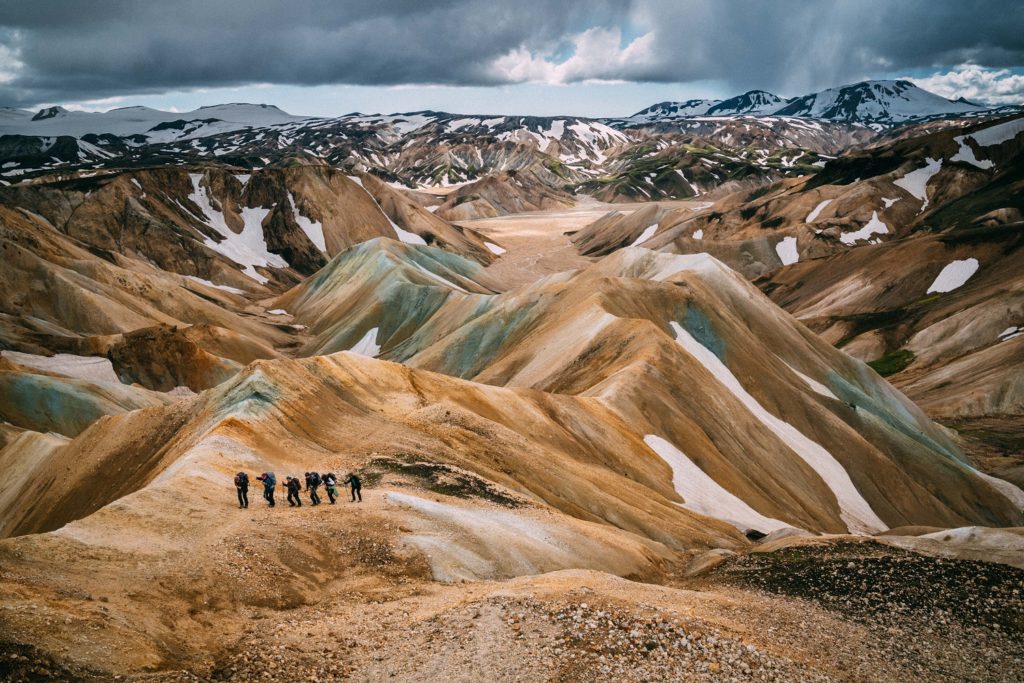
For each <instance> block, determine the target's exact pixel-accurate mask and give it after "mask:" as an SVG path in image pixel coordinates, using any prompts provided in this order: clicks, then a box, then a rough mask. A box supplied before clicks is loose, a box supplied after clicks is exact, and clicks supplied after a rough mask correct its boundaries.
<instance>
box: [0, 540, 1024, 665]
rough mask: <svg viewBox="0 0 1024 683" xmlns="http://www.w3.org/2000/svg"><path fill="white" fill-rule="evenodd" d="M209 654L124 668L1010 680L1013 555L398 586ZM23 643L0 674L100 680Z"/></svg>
mask: <svg viewBox="0 0 1024 683" xmlns="http://www.w3.org/2000/svg"><path fill="white" fill-rule="evenodd" d="M245 616H246V618H245V620H244V622H240V623H242V624H243V628H242V630H241V631H240V633H239V636H238V638H237V640H236V641H235V642H234V644H233V645H232V646H231V647H230V648H229V649H228V650H227V651H225V652H222V653H219V654H216V655H215V657H214V663H213V664H212V665H210V666H207V667H202V668H195V667H193V668H186V669H184V670H176V671H162V672H153V673H144V674H137V675H127V676H119V677H118V678H117V679H115V680H124V681H140V682H142V681H147V682H149V681H152V682H160V683H164V682H170V681H310V682H312V681H321V682H325V681H377V680H401V681H479V680H492V681H595V680H609V681H832V680H836V681H841V680H849V681H890V680H902V681H1015V680H1020V675H1021V672H1022V671H1024V571H1022V570H1018V569H1014V568H1012V567H1007V566H1004V565H997V564H988V563H981V562H969V561H960V560H948V559H946V560H944V559H938V558H930V557H924V556H920V555H916V554H914V553H910V552H906V551H902V550H898V549H893V548H889V547H885V546H881V545H878V544H875V543H839V544H835V545H830V546H806V547H795V548H786V549H783V550H779V551H776V552H773V553H750V554H747V555H740V556H735V557H731V558H729V559H727V560H726V561H725V562H723V563H722V564H720V565H719V566H718V567H716V568H715V569H713V570H712V571H711V572H710V573H708V574H705V575H704V576H701V577H699V578H696V579H685V580H683V579H680V580H678V581H676V582H674V585H670V586H651V585H647V584H637V583H632V582H629V581H626V580H623V579H618V578H616V577H611V576H608V575H605V574H599V573H595V572H556V573H554V574H550V575H543V576H540V577H527V578H521V579H516V580H513V581H510V582H504V583H486V584H485V583H480V584H471V583H469V584H456V585H440V584H426V585H398V584H395V585H394V586H393V589H392V590H390V591H388V592H384V593H381V592H379V591H378V592H373V593H367V594H361V593H352V594H348V595H337V596H332V597H331V599H329V600H327V601H324V602H322V603H319V604H316V605H311V606H303V607H299V608H296V609H292V610H276V611H275V610H271V609H265V610H260V611H253V612H251V613H249V614H247V615H245ZM111 679H112V678H111V675H110V674H107V673H103V672H93V671H85V670H80V669H75V668H73V667H68V666H66V665H63V664H61V663H59V662H57V661H55V660H53V659H52V658H51V657H49V656H47V655H45V654H43V653H40V652H38V651H36V650H35V649H34V648H32V647H27V646H11V645H8V646H5V647H4V648H3V650H2V652H0V680H4V681H56V680H60V681H100V680H111Z"/></svg>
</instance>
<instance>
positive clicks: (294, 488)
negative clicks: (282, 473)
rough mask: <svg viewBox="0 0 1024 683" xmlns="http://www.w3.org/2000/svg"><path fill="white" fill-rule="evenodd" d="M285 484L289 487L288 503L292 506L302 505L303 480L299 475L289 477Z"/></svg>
mask: <svg viewBox="0 0 1024 683" xmlns="http://www.w3.org/2000/svg"><path fill="white" fill-rule="evenodd" d="M285 486H286V487H287V489H288V505H290V506H291V507H302V499H301V498H299V492H300V491H302V482H300V481H299V480H298V478H297V477H288V481H287V482H286V483H285Z"/></svg>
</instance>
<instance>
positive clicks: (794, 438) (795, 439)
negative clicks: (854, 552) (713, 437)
mask: <svg viewBox="0 0 1024 683" xmlns="http://www.w3.org/2000/svg"><path fill="white" fill-rule="evenodd" d="M671 326H672V330H673V331H674V332H675V334H676V341H678V342H679V344H680V345H681V346H682V347H683V348H684V349H686V350H687V352H689V353H690V355H692V356H693V357H694V358H695V359H696V360H697V361H698V362H699V363H700V364H701V365H703V366H704V367H705V368H706V369H707V370H708V371H709V372H710V373H711V374H712V375H713V376H714V377H715V379H717V380H718V382H719V383H720V384H722V386H724V387H725V388H726V389H728V390H729V391H730V392H732V394H733V395H734V396H735V397H736V398H737V399H738V400H739V401H740V403H742V404H743V405H744V407H746V408H747V410H748V411H750V413H751V414H752V415H753V416H754V417H756V418H757V419H758V420H759V421H760V422H761V423H762V424H763V425H764V426H765V427H767V428H768V429H769V430H770V431H771V432H772V433H773V434H775V435H776V436H777V437H778V438H779V439H780V440H781V441H782V442H783V443H785V444H786V445H788V446H789V447H790V449H791V450H792V451H793V452H794V453H796V454H797V455H798V456H799V457H800V458H801V459H803V461H804V462H806V463H807V464H808V465H810V466H811V468H812V469H813V470H814V471H815V472H817V474H818V476H819V477H821V479H822V481H824V482H825V484H826V485H828V487H829V488H830V489H831V490H832V493H833V494H834V495H835V497H836V501H837V502H838V503H839V509H840V513H839V516H840V517H841V518H842V520H843V522H845V523H846V525H847V527H848V528H849V529H850V531H851V532H854V533H857V532H865V533H874V532H877V531H883V530H885V529H887V528H888V527H887V526H886V525H885V522H883V521H882V520H881V519H880V518H879V517H878V515H876V514H875V512H874V510H872V509H871V506H870V505H869V504H868V502H867V501H866V500H864V497H863V496H861V494H860V492H859V491H857V487H856V486H854V485H853V481H852V480H851V479H850V475H849V474H847V472H846V470H845V469H843V466H842V465H841V464H840V463H839V461H838V460H836V459H835V457H834V456H833V455H832V454H831V453H829V452H828V451H827V450H825V449H824V448H822V447H821V446H820V445H819V444H817V443H815V442H814V441H812V440H811V439H809V438H807V437H806V436H804V435H803V433H801V432H800V431H799V430H798V429H796V428H795V427H793V425H791V424H789V423H788V422H785V421H784V420H781V419H779V418H777V417H776V416H774V415H772V414H771V413H770V412H768V410H766V409H765V408H764V406H762V405H761V404H760V403H759V402H758V401H757V399H755V398H754V397H753V396H751V395H750V393H748V392H747V390H746V389H744V388H743V385H742V384H741V383H740V381H739V380H738V379H736V376H735V375H734V374H733V373H732V371H731V370H730V369H729V368H728V366H726V364H725V363H723V362H722V361H721V360H719V358H718V356H716V355H715V354H714V353H712V352H711V351H710V350H709V349H708V348H707V347H705V346H704V345H703V344H701V343H700V342H698V341H697V340H696V339H694V338H693V336H691V335H690V333H689V332H687V331H686V330H685V329H683V327H682V325H680V324H679V323H677V322H675V321H672V322H671Z"/></svg>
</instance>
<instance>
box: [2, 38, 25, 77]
mask: <svg viewBox="0 0 1024 683" xmlns="http://www.w3.org/2000/svg"><path fill="white" fill-rule="evenodd" d="M0 38H4V39H5V40H4V42H0V85H6V84H7V83H12V82H13V81H14V80H15V79H16V78H18V76H20V75H21V72H22V70H23V69H24V68H25V63H24V62H22V61H21V48H20V47H18V46H17V45H16V43H20V40H21V38H20V34H19V32H18V31H13V32H11V33H9V34H8V35H6V36H3V35H0ZM8 40H9V41H10V42H9V43H8V42H7V41H8Z"/></svg>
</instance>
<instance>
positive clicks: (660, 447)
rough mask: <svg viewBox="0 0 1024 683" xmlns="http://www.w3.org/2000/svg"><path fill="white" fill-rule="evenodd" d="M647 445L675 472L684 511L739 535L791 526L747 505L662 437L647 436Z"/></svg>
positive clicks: (677, 490)
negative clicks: (720, 523) (711, 519)
mask: <svg viewBox="0 0 1024 683" xmlns="http://www.w3.org/2000/svg"><path fill="white" fill-rule="evenodd" d="M644 443H646V444H647V445H648V446H649V447H650V449H651V450H652V451H654V452H655V453H657V454H658V456H660V457H661V459H662V460H664V461H665V462H666V463H668V465H669V467H671V468H672V486H673V487H675V490H676V493H678V494H679V495H680V496H681V497H682V499H683V501H684V502H683V504H682V505H681V507H683V508H686V509H687V510H692V511H693V512H697V513H700V514H702V515H707V516H708V517H714V518H715V519H720V520H722V521H724V522H728V523H729V524H732V525H733V526H734V527H736V528H737V529H739V530H740V531H747V530H749V529H756V530H758V531H762V532H769V531H776V530H778V529H785V528H787V527H789V526H790V525H789V524H786V523H785V522H781V521H779V520H777V519H773V518H771V517H765V516H764V515H762V514H761V513H760V512H758V511H757V510H755V509H754V508H752V507H750V506H749V505H747V504H746V503H745V502H743V499H741V498H739V497H737V496H735V495H733V494H732V493H730V492H729V491H727V490H726V489H725V488H724V487H722V486H721V485H720V484H719V483H718V482H716V481H715V480H714V479H712V478H711V477H710V476H708V475H707V474H706V473H705V472H704V470H702V469H701V468H699V467H697V465H695V464H694V463H693V461H691V460H690V459H689V458H688V457H686V455H685V454H684V453H683V452H682V451H680V450H679V449H678V448H676V447H675V446H674V445H672V444H671V443H669V442H668V441H666V440H665V439H663V438H661V437H660V436H656V435H654V434H648V435H647V436H645V437H644Z"/></svg>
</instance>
